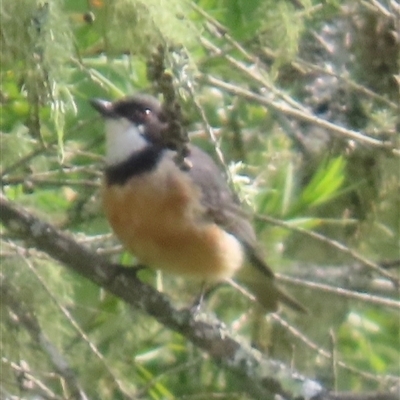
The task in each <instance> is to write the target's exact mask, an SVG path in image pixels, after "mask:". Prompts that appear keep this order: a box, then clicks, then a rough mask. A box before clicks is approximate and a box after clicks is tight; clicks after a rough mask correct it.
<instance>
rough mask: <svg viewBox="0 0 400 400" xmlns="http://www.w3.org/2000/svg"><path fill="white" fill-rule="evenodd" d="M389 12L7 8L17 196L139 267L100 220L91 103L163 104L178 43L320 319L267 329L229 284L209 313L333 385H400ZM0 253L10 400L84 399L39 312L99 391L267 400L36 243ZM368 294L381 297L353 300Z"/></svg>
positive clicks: (199, 123) (187, 91)
mask: <svg viewBox="0 0 400 400" xmlns="http://www.w3.org/2000/svg"><path fill="white" fill-rule="evenodd" d="M392 3H393V2H389V1H384V0H380V1H379V2H378V1H365V2H351V1H339V0H335V1H328V2H317V1H311V0H303V1H278V2H276V1H264V0H257V1H246V0H235V1H231V0H229V1H228V0H197V1H194V2H186V1H181V0H174V1H169V2H168V5H166V3H165V2H160V1H157V0H151V1H141V0H121V1H104V0H91V1H88V2H81V1H78V0H65V1H60V0H52V1H48V2H40V1H37V0H20V1H18V2H16V1H14V0H3V1H2V2H0V14H1V20H0V40H1V46H0V51H1V53H0V54H1V60H2V62H1V81H2V89H1V92H0V95H1V96H0V101H1V106H2V109H1V113H0V127H1V134H0V135H1V136H0V145H1V183H2V190H3V192H4V193H5V194H6V196H7V197H8V198H9V199H11V200H13V201H15V202H16V203H18V204H20V205H22V206H24V207H25V208H27V209H28V210H30V211H32V212H34V213H35V214H36V215H38V216H40V217H41V218H43V219H45V220H47V221H49V222H51V223H54V224H56V225H57V226H59V227H62V228H64V229H65V230H67V231H68V232H70V233H71V234H73V235H74V237H75V238H76V240H78V241H80V242H82V243H85V244H86V245H87V246H88V247H90V248H92V249H94V250H96V251H98V252H99V253H101V254H103V255H104V257H109V258H111V259H112V260H113V261H115V262H122V263H124V264H127V265H129V264H132V263H134V262H135V261H136V260H135V258H134V256H132V255H128V254H127V253H124V252H123V250H122V249H121V247H120V245H119V244H118V242H117V241H116V240H115V238H114V237H113V236H112V235H111V234H110V229H109V227H108V225H107V222H106V221H105V220H104V217H103V215H102V212H101V207H100V204H99V193H100V192H99V190H100V181H101V170H102V166H103V165H102V154H103V151H104V143H103V127H102V123H101V121H99V120H98V119H97V118H96V117H95V115H94V113H93V111H92V110H91V109H90V106H89V105H88V99H89V98H92V97H105V98H110V99H114V98H118V97H121V96H122V95H123V94H124V93H131V92H136V91H147V92H153V93H154V91H155V88H156V84H155V82H153V81H152V80H151V79H150V78H149V75H151V74H149V73H148V72H149V64H151V56H152V54H154V52H156V51H157V48H158V49H159V48H160V46H163V48H164V49H166V60H165V62H166V64H167V66H168V68H169V72H170V74H171V75H172V77H173V83H174V86H175V89H176V92H177V93H178V94H179V95H180V97H181V100H182V101H181V103H182V107H183V110H184V115H185V124H186V126H187V129H188V130H189V131H193V132H194V133H193V141H195V142H196V143H198V144H199V145H201V146H202V147H203V148H205V149H207V150H208V151H210V153H211V154H213V155H214V156H215V158H216V160H217V161H218V162H220V164H221V166H222V167H223V168H225V171H226V172H227V171H229V173H228V175H230V177H231V183H232V186H233V187H234V188H235V190H236V192H237V193H238V195H239V197H240V198H241V200H242V202H243V204H244V207H245V208H246V207H247V209H248V210H252V212H254V215H255V218H254V219H255V221H254V224H255V227H256V230H257V233H258V235H259V242H260V247H261V248H263V249H265V253H266V254H267V259H268V262H269V263H270V264H271V265H272V266H273V269H274V270H275V271H276V272H278V273H280V274H283V273H285V274H287V276H288V277H292V278H298V280H299V281H297V283H296V282H295V283H293V281H292V282H291V283H290V281H288V280H285V279H284V278H285V276H286V275H283V278H282V285H284V284H285V282H286V284H285V285H287V289H286V290H287V291H290V293H293V294H294V295H295V296H296V297H297V298H298V299H299V300H300V301H301V302H302V303H303V304H305V305H306V306H307V308H309V311H310V315H307V316H300V315H293V314H291V313H290V311H288V310H282V311H281V312H280V313H279V314H278V315H272V316H267V317H265V316H261V317H260V316H259V315H257V313H256V312H254V311H253V310H252V306H251V302H250V301H249V300H248V299H246V298H245V297H244V296H243V294H241V293H239V292H237V291H235V290H234V289H233V288H230V287H223V288H221V289H219V290H218V291H216V292H215V293H213V294H212V295H211V296H210V299H209V300H208V302H207V305H206V306H205V307H206V311H207V312H209V313H215V314H217V316H218V317H219V318H220V319H221V320H223V321H224V322H225V323H226V324H227V325H228V326H229V327H230V329H232V330H233V331H235V332H237V333H238V334H240V335H243V336H244V337H246V340H248V341H253V342H254V343H255V345H256V346H257V347H258V348H260V349H262V350H263V351H265V352H267V353H268V354H270V355H271V356H272V357H274V358H276V359H279V360H282V361H283V362H285V363H287V364H291V365H293V366H294V368H295V369H297V370H299V371H301V372H302V373H303V374H305V375H308V376H311V377H315V378H316V379H318V380H320V381H321V382H323V383H324V384H325V386H326V387H327V388H329V389H334V388H335V389H338V390H350V391H366V390H377V389H381V390H389V388H390V387H392V386H393V385H394V384H395V383H397V384H398V382H399V381H398V376H399V375H400V371H399V359H400V354H399V352H400V350H399V349H400V346H399V327H400V318H399V302H398V291H397V289H396V285H395V284H394V282H397V283H398V280H399V274H398V264H399V239H400V232H399V229H400V225H399V220H400V215H399V210H400V205H399V200H398V190H399V172H400V168H399V167H400V164H399V154H400V150H399V149H398V148H396V143H398V140H399V132H398V125H399V124H398V122H399V121H398V116H399V115H400V113H399V111H400V110H399V85H398V82H399V59H398V57H397V55H398V52H399V49H400V45H399V40H398V37H397V36H396V31H395V21H396V18H397V19H398V18H400V16H399V14H398V13H399V10H398V8H396V7H398V6H396V7H395V6H393V5H392ZM366 31H368V32H369V34H368V35H366V34H365V32H366ZM150 67H151V65H150ZM153 67H154V66H153ZM377 76H378V77H379V78H378V79H377ZM228 84H230V86H229V85H228ZM326 121H328V122H330V123H331V125H329V126H327V124H325V122H326ZM207 124H209V125H210V126H212V127H213V130H212V131H210V129H207ZM210 133H211V134H212V133H214V134H216V136H217V138H216V140H210V138H209V137H208V136H212V135H210ZM354 133H355V134H356V135H354ZM207 135H208V136H207ZM211 139H212V138H211ZM216 149H219V150H222V154H223V156H224V157H223V158H224V159H223V160H222V159H220V157H218V152H216V151H215V150H216ZM1 240H2V241H1V254H0V256H1V267H2V268H1V274H0V276H1V286H5V287H7V288H8V291H7V293H12V295H9V296H2V302H1V322H2V323H1V325H0V329H1V331H0V335H1V338H2V360H1V362H2V366H1V368H0V371H1V372H0V385H1V386H0V390H1V393H2V396H3V394H4V396H5V398H34V396H35V395H37V396H39V397H38V398H52V399H53V398H54V399H60V398H69V396H70V394H71V392H70V391H71V388H70V387H69V386H68V384H66V383H65V380H64V378H65V377H63V376H62V374H61V373H60V371H57V368H55V366H54V363H53V362H52V359H51V357H49V356H48V354H46V351H45V349H44V348H43V345H41V343H42V342H40V341H38V340H35V338H34V336H33V335H32V331H30V330H29V329H27V327H26V326H25V325H24V324H23V323H22V322H21V321H22V319H23V318H22V317H23V316H24V315H30V316H34V318H33V317H32V318H33V319H32V320H31V321H34V320H37V324H38V329H39V330H40V331H41V332H42V333H43V334H44V335H45V336H46V337H47V339H48V340H49V341H50V342H51V343H52V345H54V346H55V347H56V348H57V349H58V351H59V352H60V354H62V355H63V357H64V358H65V360H66V362H67V363H68V365H69V366H70V368H71V369H72V370H73V371H74V372H75V375H76V377H77V380H78V381H79V384H80V386H81V387H82V388H84V391H85V392H86V394H87V395H88V397H89V398H101V399H108V398H110V399H111V398H112V399H126V398H149V399H169V398H191V396H193V398H204V399H209V398H213V396H214V397H217V396H219V397H218V398H227V399H228V398H229V399H232V398H237V399H247V398H250V395H249V394H248V390H247V389H248V388H245V387H243V386H242V385H241V383H240V381H239V380H238V379H237V377H236V376H233V375H232V374H230V373H229V371H225V370H222V369H220V368H219V366H218V365H216V364H215V363H214V362H213V361H212V360H210V359H208V358H207V357H206V356H205V355H204V354H203V353H202V352H201V351H200V350H199V349H197V348H196V347H194V345H192V344H190V343H187V342H186V341H185V340H184V339H183V338H182V337H181V336H179V335H178V334H176V333H174V332H171V331H169V330H167V329H166V328H165V327H163V326H160V325H159V324H157V323H156V322H154V321H153V320H152V319H151V318H150V317H148V316H146V315H142V314H141V313H139V312H138V311H136V310H131V309H130V308H129V307H127V306H126V305H125V304H123V303H122V302H121V301H119V300H118V299H116V298H115V297H113V296H111V295H110V294H108V293H105V292H104V291H103V290H102V289H100V288H98V287H97V286H95V285H94V284H93V283H90V282H88V281H87V280H85V279H84V278H82V277H80V276H76V275H75V274H73V273H72V272H69V271H68V270H65V269H63V268H61V267H60V265H57V264H56V263H55V262H54V261H52V260H51V259H50V258H49V257H48V256H46V255H45V254H42V253H39V252H37V251H35V249H32V248H31V247H30V243H29V241H27V242H21V241H17V240H15V238H14V237H12V235H10V234H9V233H8V232H7V230H5V229H4V230H2V236H1ZM332 268H333V272H332ZM140 277H141V278H142V279H143V280H144V281H146V282H152V283H154V284H155V285H158V287H159V288H160V289H163V290H164V291H165V292H166V293H167V294H168V295H169V296H170V297H171V298H172V299H173V301H174V303H175V304H176V305H177V306H188V305H189V304H191V302H192V301H193V300H194V298H195V297H196V294H197V293H199V285H198V284H197V283H193V282H188V281H186V280H183V279H181V278H179V277H171V276H161V277H160V276H159V275H156V274H155V273H153V272H152V271H148V270H145V271H142V272H141V273H140ZM310 283H314V284H315V285H314V286H311V285H310ZM318 284H330V285H331V286H333V287H335V288H338V289H343V291H339V290H336V291H335V290H333V291H330V292H328V291H326V289H324V287H322V286H318ZM360 292H361V293H369V294H370V295H371V296H370V298H369V299H365V298H363V299H361V298H357V297H356V298H354V297H352V294H354V293H356V294H357V293H360ZM382 298H384V299H385V298H387V299H391V300H393V304H395V305H394V306H389V305H382V302H380V300H381V299H382ZM32 323H33V322H32ZM33 324H34V323H33ZM333 354H334V356H333ZM13 396H14V397H13ZM223 396H225V397H223Z"/></svg>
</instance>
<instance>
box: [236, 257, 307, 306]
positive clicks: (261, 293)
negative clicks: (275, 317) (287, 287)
mask: <svg viewBox="0 0 400 400" xmlns="http://www.w3.org/2000/svg"><path fill="white" fill-rule="evenodd" d="M247 253H248V254H247V255H248V260H249V262H248V263H247V265H245V266H243V267H242V268H241V269H240V270H239V272H238V274H237V275H236V277H237V280H238V282H239V283H241V284H243V285H244V286H245V287H246V288H247V289H248V290H249V292H250V293H251V294H252V295H254V297H255V298H256V300H257V301H258V303H260V305H261V306H262V307H263V308H265V310H266V311H269V312H273V311H276V310H277V308H278V304H279V303H283V304H284V305H286V306H288V307H290V308H291V309H292V310H294V311H297V312H301V313H307V309H306V308H305V307H304V306H303V305H302V304H300V303H299V302H298V301H297V300H296V299H294V298H293V297H291V296H290V295H288V294H287V293H285V292H284V291H283V290H282V289H281V288H279V287H278V286H277V284H276V280H275V278H274V274H273V272H272V271H271V270H270V269H269V268H268V266H267V265H266V264H265V263H264V261H263V260H262V259H261V258H260V257H259V256H258V255H257V254H256V253H255V252H253V251H252V252H251V253H249V252H247Z"/></svg>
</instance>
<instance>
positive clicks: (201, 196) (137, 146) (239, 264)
mask: <svg viewBox="0 0 400 400" xmlns="http://www.w3.org/2000/svg"><path fill="white" fill-rule="evenodd" d="M91 104H92V106H93V107H94V108H95V109H96V110H97V111H98V112H99V113H100V114H101V115H102V116H103V117H104V118H105V128H106V169H105V174H104V183H103V191H102V197H103V206H104V210H105V214H106V217H107V219H108V221H109V223H110V225H111V227H112V229H113V230H114V232H115V234H116V236H117V237H118V238H119V240H120V241H121V242H122V244H123V245H124V247H125V248H126V249H127V250H128V251H130V252H132V253H133V254H134V255H135V256H136V257H137V258H138V260H140V262H141V264H144V265H146V266H149V267H152V268H155V269H160V270H162V271H166V272H171V273H175V274H178V275H186V276H190V277H194V278H198V279H200V280H202V281H204V282H207V283H214V282H220V281H223V280H225V279H228V278H231V277H233V276H235V278H237V279H238V280H239V282H240V283H242V284H244V285H245V286H246V287H247V288H248V289H249V291H250V292H251V293H252V294H253V295H254V296H255V297H256V299H257V301H258V302H259V303H260V304H261V305H262V306H263V307H264V308H265V310H266V311H274V310H276V308H277V305H278V302H279V301H282V302H283V303H285V304H287V305H288V306H290V307H291V308H293V309H295V310H297V311H304V308H303V307H302V306H301V305H300V304H299V303H298V302H297V301H296V300H294V299H292V298H291V297H289V296H288V295H287V294H285V293H283V292H282V291H281V290H280V289H279V288H278V287H277V286H276V284H275V281H274V275H273V273H272V271H271V270H270V269H269V267H268V266H267V265H266V264H265V262H264V261H263V259H262V257H261V255H260V254H259V252H258V251H257V249H256V246H257V241H256V236H255V233H254V230H253V228H252V226H251V224H250V223H249V221H248V220H247V218H246V217H245V214H244V212H243V211H242V210H241V209H240V206H239V204H238V203H237V202H236V200H235V197H234V196H233V194H232V192H231V191H230V190H229V187H228V185H227V183H226V181H225V180H224V178H223V175H222V174H221V171H220V170H219V168H218V167H217V165H216V164H215V162H214V161H213V160H212V158H211V157H210V156H208V155H207V154H206V153H205V152H203V151H202V150H200V149H199V148H198V147H196V146H193V145H190V144H189V145H188V150H189V155H188V156H187V161H188V164H189V165H190V168H189V169H187V170H183V169H181V168H179V166H178V165H177V164H176V162H175V161H174V156H175V152H174V151H173V150H170V149H169V148H167V147H166V145H165V141H164V140H163V135H165V132H166V131H167V130H168V123H167V122H166V118H165V116H164V115H163V110H162V107H161V104H160V103H159V101H158V100H157V99H155V98H154V97H152V96H148V95H144V94H140V95H135V96H133V97H127V98H124V99H121V100H118V101H115V102H109V101H105V100H99V99H93V100H91Z"/></svg>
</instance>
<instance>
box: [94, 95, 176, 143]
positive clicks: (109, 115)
mask: <svg viewBox="0 0 400 400" xmlns="http://www.w3.org/2000/svg"><path fill="white" fill-rule="evenodd" d="M90 103H91V105H92V106H93V107H94V108H95V109H96V110H97V111H98V112H99V113H100V114H101V115H102V116H103V117H104V118H106V119H115V120H118V119H125V120H127V121H129V122H130V123H132V124H133V125H135V126H137V127H138V128H139V130H140V131H141V132H142V134H143V136H144V137H145V138H146V139H147V140H148V141H150V142H151V143H153V144H159V145H162V143H163V141H162V134H163V132H164V131H165V130H166V129H167V126H168V123H167V121H166V118H165V116H164V114H163V110H162V107H161V104H160V102H159V101H158V100H157V99H156V98H155V97H153V96H150V95H146V94H137V95H135V96H131V97H125V98H123V99H120V100H117V101H115V102H110V101H107V100H101V99H92V100H90Z"/></svg>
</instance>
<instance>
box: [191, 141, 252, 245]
mask: <svg viewBox="0 0 400 400" xmlns="http://www.w3.org/2000/svg"><path fill="white" fill-rule="evenodd" d="M189 149H190V156H189V160H190V162H191V164H192V167H191V169H190V170H189V174H190V176H191V178H192V179H193V181H194V182H196V185H197V186H198V187H199V188H200V189H201V193H202V198H201V203H202V205H203V206H204V207H205V209H206V217H208V218H210V219H211V220H212V221H213V222H215V223H216V224H217V225H219V226H221V227H223V228H224V229H225V230H226V231H227V232H229V233H231V234H232V235H234V236H235V237H236V238H237V239H239V240H240V242H242V243H243V244H244V245H250V246H255V245H256V236H255V233H254V230H253V227H252V226H251V224H250V222H249V220H248V219H247V218H246V216H245V213H244V212H243V211H242V210H241V207H240V204H239V202H238V200H237V198H236V197H235V196H234V194H233V193H232V191H231V190H230V189H229V187H228V184H227V183H226V180H225V179H224V177H223V175H222V173H221V171H220V169H219V168H218V167H217V165H216V164H215V162H214V160H213V159H212V158H211V157H210V156H209V155H208V154H206V153H205V152H203V151H202V150H200V149H199V148H198V147H195V146H190V147H189Z"/></svg>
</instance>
